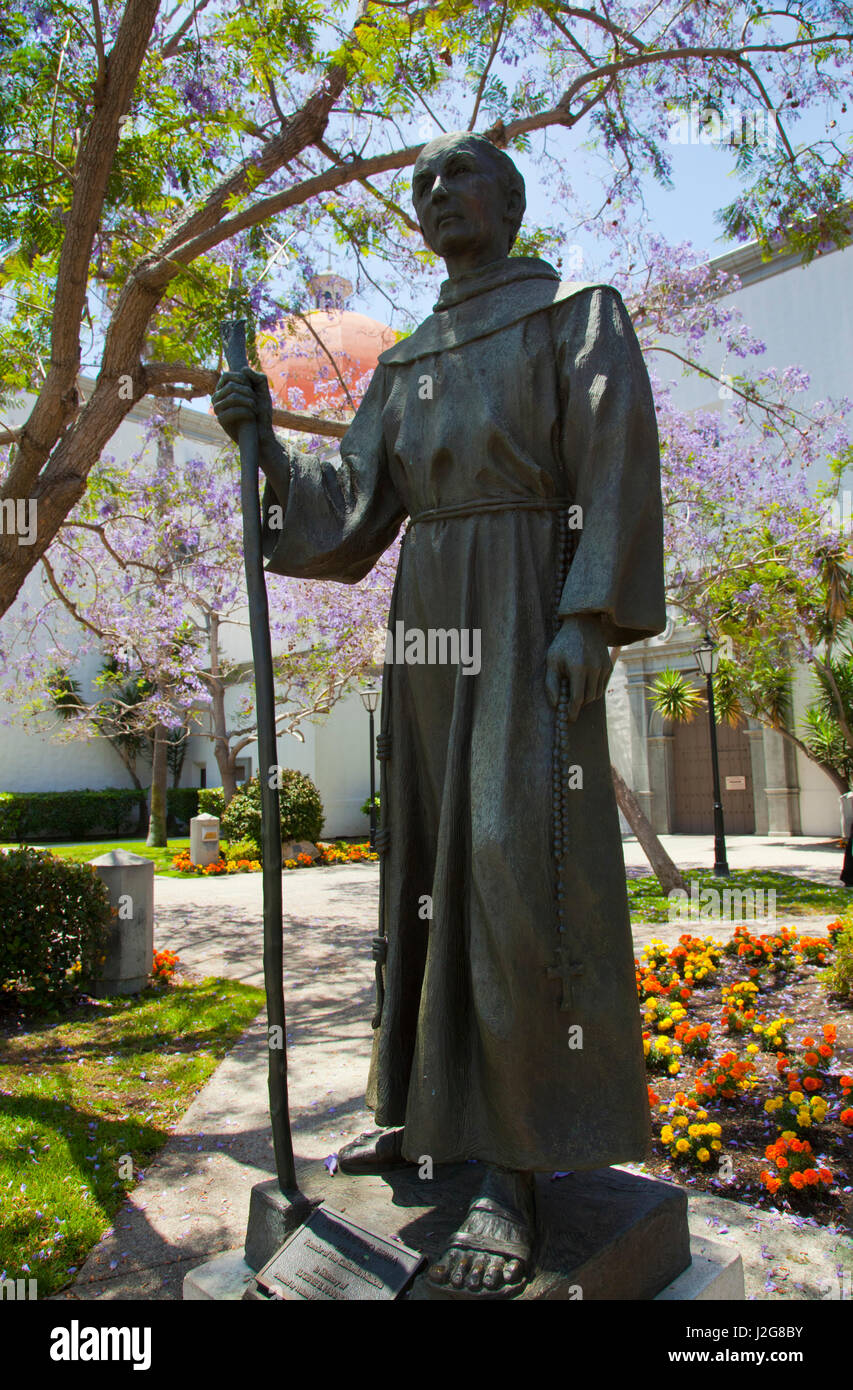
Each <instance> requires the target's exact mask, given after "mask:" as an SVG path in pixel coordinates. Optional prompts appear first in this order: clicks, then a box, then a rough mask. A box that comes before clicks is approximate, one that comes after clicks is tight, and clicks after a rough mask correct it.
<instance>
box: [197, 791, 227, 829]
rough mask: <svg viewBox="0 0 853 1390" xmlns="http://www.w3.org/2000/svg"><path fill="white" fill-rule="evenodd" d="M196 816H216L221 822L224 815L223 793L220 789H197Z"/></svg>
mask: <svg viewBox="0 0 853 1390" xmlns="http://www.w3.org/2000/svg"><path fill="white" fill-rule="evenodd" d="M198 814H199V815H208V816H218V817H219V819H220V821H221V820H222V817H223V816H224V815H225V792H224V791H223V789H222V787H200V788H199V793H198Z"/></svg>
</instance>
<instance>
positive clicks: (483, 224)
mask: <svg viewBox="0 0 853 1390" xmlns="http://www.w3.org/2000/svg"><path fill="white" fill-rule="evenodd" d="M412 195H413V200H414V205H415V212H416V214H417V218H418V221H419V222H420V225H421V230H422V232H423V234H424V240H425V241H426V243H427V245H428V246H429V247H430V248H431V249H432V250H433V251H435V252H436V253H437V254H438V255H439V256H442V257H444V258H445V259H447V258H448V257H451V258H458V257H464V258H465V259H466V260H469V261H471V260H473V261H485V260H493V259H496V258H498V257H500V256H505V255H506V253H507V242H508V225H507V219H508V217H509V216H510V215H511V208H510V206H509V204H510V198H508V195H507V192H506V189H505V188H504V186H503V183H502V180H501V177H500V173H499V171H498V169H497V168H496V167H495V164H494V161H493V160H492V159H490V158H489V155H488V152H487V151H484V150H479V149H478V148H477V146H476V145H466V144H465V142H464V138H462V139H460V137H458V136H445V137H442V138H439V139H438V140H433V141H431V142H430V144H428V145H426V146H425V147H424V148H423V150H421V153H420V154H419V156H418V158H417V161H416V163H415V168H414V172H413V175H412Z"/></svg>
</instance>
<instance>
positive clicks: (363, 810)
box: [361, 792, 381, 816]
mask: <svg viewBox="0 0 853 1390" xmlns="http://www.w3.org/2000/svg"><path fill="white" fill-rule="evenodd" d="M373 802H374V805H375V807H376V814H377V816H378V815H379V812H380V810H381V807H380V805H379V793H378V792H377V793H376V795H375V796H374V798H373ZM361 814H362V815H363V816H369V815H370V797H368V798H367V800H366V801H365V803H364V805H363V806H362V808H361Z"/></svg>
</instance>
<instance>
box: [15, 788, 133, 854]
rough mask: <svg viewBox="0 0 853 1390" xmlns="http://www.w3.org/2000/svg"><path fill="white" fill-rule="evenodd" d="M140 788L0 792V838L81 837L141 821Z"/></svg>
mask: <svg viewBox="0 0 853 1390" xmlns="http://www.w3.org/2000/svg"><path fill="white" fill-rule="evenodd" d="M146 817H147V806H146V795H145V792H144V791H137V790H136V789H135V788H130V789H128V788H125V787H104V788H103V789H102V790H100V791H90V790H88V789H85V790H80V791H70V792H0V840H18V841H26V840H29V841H32V840H85V839H86V838H87V837H92V836H96V835H123V834H128V833H133V831H136V830H139V829H140V828H141V827H142V826H144V825H145V822H146Z"/></svg>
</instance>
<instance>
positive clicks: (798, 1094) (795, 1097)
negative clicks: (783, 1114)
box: [788, 1091, 805, 1105]
mask: <svg viewBox="0 0 853 1390" xmlns="http://www.w3.org/2000/svg"><path fill="white" fill-rule="evenodd" d="M788 1099H789V1101H790V1102H791V1104H792V1105H802V1103H803V1101H804V1100H805V1096H804V1094H803V1092H802V1091H791V1092H790V1093H789V1095H788Z"/></svg>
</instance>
